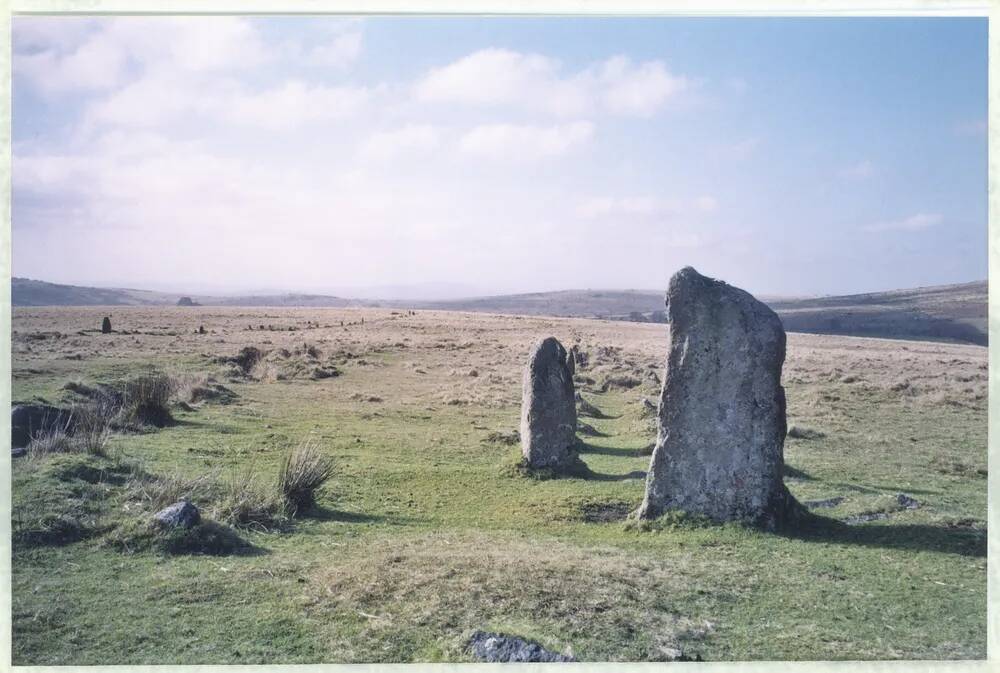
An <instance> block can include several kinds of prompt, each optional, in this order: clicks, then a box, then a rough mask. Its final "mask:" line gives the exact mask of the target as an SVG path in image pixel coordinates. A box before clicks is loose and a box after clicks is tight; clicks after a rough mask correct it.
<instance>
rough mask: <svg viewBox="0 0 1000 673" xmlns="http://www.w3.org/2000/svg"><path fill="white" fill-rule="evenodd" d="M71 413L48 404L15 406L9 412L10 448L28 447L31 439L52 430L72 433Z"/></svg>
mask: <svg viewBox="0 0 1000 673" xmlns="http://www.w3.org/2000/svg"><path fill="white" fill-rule="evenodd" d="M73 425H74V420H73V413H72V412H71V411H70V410H69V409H61V408H59V407H54V406H52V405H49V404H15V405H14V406H12V407H11V410H10V445H11V448H15V449H18V448H22V447H26V446H28V444H29V443H30V442H31V438H32V437H35V436H37V435H42V434H45V433H47V432H51V431H53V430H66V431H67V432H72V430H73Z"/></svg>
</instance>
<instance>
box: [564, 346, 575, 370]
mask: <svg viewBox="0 0 1000 673" xmlns="http://www.w3.org/2000/svg"><path fill="white" fill-rule="evenodd" d="M566 369H567V370H569V375H570V377H572V376H573V375H574V374H576V347H575V346H574V347H573V348H570V349H569V350H568V351H567V352H566Z"/></svg>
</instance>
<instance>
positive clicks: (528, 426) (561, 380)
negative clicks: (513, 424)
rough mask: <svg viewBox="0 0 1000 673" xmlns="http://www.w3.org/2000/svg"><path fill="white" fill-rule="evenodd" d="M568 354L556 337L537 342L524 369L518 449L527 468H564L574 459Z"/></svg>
mask: <svg viewBox="0 0 1000 673" xmlns="http://www.w3.org/2000/svg"><path fill="white" fill-rule="evenodd" d="M574 394H575V390H574V387H573V375H572V374H571V373H570V371H569V367H568V366H567V353H566V349H565V348H563V345H562V344H561V343H559V341H558V340H557V339H556V338H555V337H548V338H546V339H543V340H542V341H540V342H538V343H537V344H536V345H535V348H534V350H533V351H532V354H531V357H530V358H529V360H528V366H527V367H525V369H524V387H523V391H522V397H521V452H522V454H523V455H524V460H525V463H526V464H527V465H528V467H533V468H539V467H547V468H563V467H568V466H570V465H571V464H572V463H573V462H574V461H575V460H577V456H576V451H575V446H576V403H575V401H574Z"/></svg>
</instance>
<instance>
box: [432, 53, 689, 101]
mask: <svg viewBox="0 0 1000 673" xmlns="http://www.w3.org/2000/svg"><path fill="white" fill-rule="evenodd" d="M561 69H562V68H561V64H560V63H559V62H558V61H556V60H554V59H551V58H548V57H546V56H542V55H539V54H523V53H520V52H516V51H511V50H507V49H483V50H481V51H477V52H474V53H472V54H469V55H468V56H465V57H464V58H461V59H459V60H458V61H455V62H453V63H450V64H448V65H446V66H442V67H440V68H435V69H433V70H431V71H430V72H429V73H427V74H426V75H425V76H424V77H423V78H422V79H420V80H419V81H418V82H417V83H416V85H415V88H414V92H415V96H416V98H417V99H418V100H421V101H424V102H432V103H459V104H466V105H504V106H510V107H516V108H519V109H523V110H527V111H532V112H543V113H546V114H551V115H554V116H558V117H574V116H577V117H578V116H581V115H588V114H593V113H595V112H605V113H609V114H615V115H623V116H638V117H648V116H650V115H652V114H654V113H655V112H657V111H659V110H660V109H661V108H662V107H663V106H664V104H665V103H666V102H667V101H668V100H669V99H670V98H671V97H674V96H676V95H677V94H679V93H680V92H682V91H683V90H684V89H686V88H687V86H688V82H687V80H686V79H685V78H683V77H679V76H675V75H672V74H671V73H670V72H668V71H667V68H666V66H665V65H664V63H663V62H662V61H647V62H644V63H639V64H634V63H633V62H632V61H631V60H630V59H629V58H627V57H625V56H615V57H613V58H610V59H608V60H606V61H603V62H601V63H597V64H594V65H591V66H590V67H588V68H586V69H584V70H581V71H579V72H577V73H574V74H569V75H563V74H562V73H561Z"/></svg>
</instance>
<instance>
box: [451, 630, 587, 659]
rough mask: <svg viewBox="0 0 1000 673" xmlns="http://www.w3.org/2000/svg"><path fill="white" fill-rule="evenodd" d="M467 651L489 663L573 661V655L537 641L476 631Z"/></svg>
mask: <svg viewBox="0 0 1000 673" xmlns="http://www.w3.org/2000/svg"><path fill="white" fill-rule="evenodd" d="M469 651H470V652H471V654H472V656H474V657H475V658H476V659H478V660H479V661H485V662H489V663H498V662H502V663H510V662H520V663H526V662H531V663H536V662H542V663H548V662H554V661H575V659H573V657H567V656H566V655H564V654H558V653H556V652H550V651H549V650H547V649H545V648H544V647H542V646H541V645H539V644H538V643H533V642H530V641H527V640H524V639H523V638H518V637H516V636H505V635H502V634H499V633H486V632H485V631H476V632H475V633H473V634H472V637H471V638H470V639H469Z"/></svg>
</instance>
